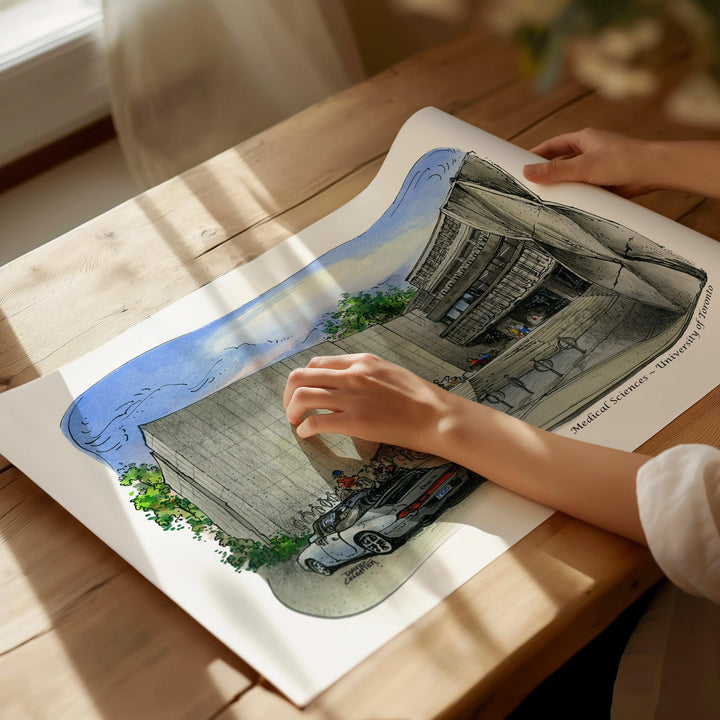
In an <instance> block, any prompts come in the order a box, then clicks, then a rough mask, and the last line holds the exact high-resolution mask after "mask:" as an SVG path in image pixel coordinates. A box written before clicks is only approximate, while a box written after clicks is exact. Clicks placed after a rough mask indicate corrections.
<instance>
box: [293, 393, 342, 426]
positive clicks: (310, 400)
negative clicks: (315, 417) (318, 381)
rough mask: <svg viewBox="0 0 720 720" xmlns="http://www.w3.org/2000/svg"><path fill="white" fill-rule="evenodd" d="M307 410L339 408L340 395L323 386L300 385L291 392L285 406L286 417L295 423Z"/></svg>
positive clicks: (334, 410)
mask: <svg viewBox="0 0 720 720" xmlns="http://www.w3.org/2000/svg"><path fill="white" fill-rule="evenodd" d="M308 410H331V411H333V412H337V411H338V410H340V395H339V394H338V392H337V390H330V389H328V388H323V387H300V388H298V389H297V390H295V392H294V393H293V394H292V397H291V398H290V400H289V402H288V404H287V408H286V411H285V412H286V415H287V419H288V420H289V421H290V423H291V424H293V425H297V424H298V423H299V422H300V418H301V417H302V416H303V415H304V414H305V413H306V412H308Z"/></svg>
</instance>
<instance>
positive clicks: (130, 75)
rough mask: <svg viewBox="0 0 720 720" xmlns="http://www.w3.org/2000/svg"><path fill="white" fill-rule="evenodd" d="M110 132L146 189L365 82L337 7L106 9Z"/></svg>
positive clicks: (238, 0) (148, 5)
mask: <svg viewBox="0 0 720 720" xmlns="http://www.w3.org/2000/svg"><path fill="white" fill-rule="evenodd" d="M103 6H104V18H105V36H106V45H107V54H108V69H109V76H110V87H111V95H112V109H113V118H114V121H115V127H116V129H117V132H118V136H119V138H120V143H121V145H122V148H123V151H124V153H125V156H126V159H127V162H128V165H129V167H130V170H131V171H132V173H133V175H134V176H135V178H136V179H137V180H138V182H139V183H140V184H141V185H143V186H145V187H150V186H152V185H155V184H157V183H159V182H161V181H163V180H165V179H167V178H169V177H172V176H173V175H176V174H177V173H179V172H182V171H183V170H186V169H188V168H189V167H192V166H193V165H196V164H197V163H199V162H202V161H203V160H205V159H207V158H208V157H211V156H212V155H214V154H216V153H218V152H220V151H222V150H225V149H226V148H228V147H230V146H232V145H234V144H235V143H237V142H239V141H241V140H243V139H245V138H247V137H249V136H250V135H253V134H255V133H257V132H259V131H260V130H262V129H264V128H266V127H268V126H270V125H272V124H274V123H276V122H279V121H280V120H282V119H284V118H286V117H288V116H290V115H291V114H293V113H295V112H298V111H299V110H302V109H303V108H305V107H307V106H309V105H311V104H312V103H314V102H317V101H318V100H321V99H322V98H324V97H326V96H328V95H330V94H332V93H333V92H336V91H338V90H340V89H342V88H344V87H347V86H349V85H351V84H352V83H354V82H357V81H358V80H360V79H362V74H363V73H362V66H361V63H360V59H359V55H358V52H357V48H356V45H355V41H354V38H353V34H352V29H351V27H350V25H349V22H348V20H347V17H346V16H345V9H344V6H343V4H342V3H340V2H337V0H103Z"/></svg>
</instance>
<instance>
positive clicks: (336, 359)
mask: <svg viewBox="0 0 720 720" xmlns="http://www.w3.org/2000/svg"><path fill="white" fill-rule="evenodd" d="M362 357H363V354H362V353H357V354H354V355H318V356H317V357H314V358H312V360H310V362H309V363H308V364H307V366H308V367H309V368H331V369H333V370H347V369H348V368H349V367H351V366H352V365H353V364H354V363H355V362H357V361H358V360H359V359H360V358H362Z"/></svg>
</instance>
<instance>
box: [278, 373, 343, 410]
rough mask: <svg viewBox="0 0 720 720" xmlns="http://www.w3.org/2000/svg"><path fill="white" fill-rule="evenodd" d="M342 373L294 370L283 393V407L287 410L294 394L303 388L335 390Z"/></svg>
mask: <svg viewBox="0 0 720 720" xmlns="http://www.w3.org/2000/svg"><path fill="white" fill-rule="evenodd" d="M339 374H340V371H338V370H333V369H332V368H311V367H304V368H298V369H297V370H293V371H292V372H291V373H290V376H289V377H288V381H287V385H285V392H284V393H283V407H285V408H287V407H288V405H289V403H290V400H291V398H292V396H293V394H294V393H295V392H296V391H297V390H298V388H301V387H315V388H325V389H329V390H334V389H336V388H337V385H338V379H339Z"/></svg>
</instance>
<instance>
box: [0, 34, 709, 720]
mask: <svg viewBox="0 0 720 720" xmlns="http://www.w3.org/2000/svg"><path fill="white" fill-rule="evenodd" d="M687 62H688V60H687V57H686V54H685V53H684V51H683V49H682V47H681V46H678V47H677V48H671V49H669V50H668V54H667V64H666V67H665V70H664V72H663V82H664V84H665V85H666V86H670V85H671V84H672V83H673V82H674V78H675V77H677V75H678V73H680V72H681V71H682V70H683V68H684V67H685V66H686V65H687ZM518 67H519V64H518V62H517V58H516V56H515V52H514V50H513V49H512V48H510V47H508V46H507V45H506V44H505V43H504V42H502V41H500V40H498V39H496V38H494V37H492V36H489V35H486V34H484V33H482V32H480V33H478V34H475V35H471V36H468V37H466V38H463V39H461V40H458V41H455V42H453V43H450V44H448V45H445V46H443V47H440V48H437V49H434V50H432V51H430V52H427V53H423V54H421V55H418V56H415V57H413V58H411V59H409V60H407V61H405V62H403V63H402V64H400V65H398V66H395V67H394V68H392V69H390V70H388V71H386V72H384V73H382V74H380V75H378V76H376V77H374V78H371V79H370V80H368V81H366V82H364V83H362V84H360V85H358V86H355V87H353V88H350V89H349V90H347V91H344V92H342V93H339V94H338V95H335V96H333V97H331V98H329V99H328V100H326V101H324V102H321V103H319V104H318V105H316V106H313V107H312V108H309V109H308V110H306V111H304V112H302V113H300V114H298V115H296V116H294V117H293V118H290V119H289V120H287V121H285V122H283V123H281V124H279V125H277V126H275V127H273V128H271V129H269V130H267V131H265V132H263V133H261V134H259V135H257V136H255V137H254V138H251V139H250V140H247V141H246V142H243V143H241V144H240V145H238V146H236V147H234V148H231V149H229V150H227V151H226V152H224V153H222V154H220V155H218V156H217V157H215V158H213V159H211V160H209V161H207V162H206V163H203V164H202V165H200V166H198V167H196V168H194V169H192V170H190V171H188V172H187V173H184V174H183V175H181V176H179V177H176V178H174V179H172V180H169V181H168V182H166V183H164V184H162V185H160V186H158V187H156V188H153V189H151V190H149V191H147V192H146V193H143V194H142V195H139V196H138V197H136V198H134V199H132V200H129V201H128V202H126V203H124V204H123V205H120V206H119V207H117V208H115V209H113V210H111V211H109V212H108V213H105V214H104V215H101V216H100V217H98V218H96V219H94V220H91V221H90V222H88V223H86V224H85V225H83V226H81V227H79V228H77V229H76V230H73V231H71V232H69V233H67V234H66V235H64V236H62V237H60V238H58V239H57V240H55V241H53V242H52V243H49V244H48V245H46V246H43V247H41V248H39V249H38V250H35V251H33V252H31V253H30V254H28V255H26V256H24V257H22V258H19V259H18V260H16V261H14V262H12V263H10V264H9V265H6V266H4V267H2V268H0V390H2V389H6V388H9V387H14V386H16V385H19V384H22V383H24V382H27V381H29V380H32V379H33V378H35V377H38V376H40V375H43V374H46V373H48V372H50V371H52V370H54V369H56V368H58V367H60V366H61V365H63V364H64V363H67V362H69V361H71V360H74V359H76V358H78V357H80V356H82V355H83V354H85V353H86V352H88V351H89V350H92V349H94V348H96V347H98V346H99V345H101V344H103V343H104V342H106V341H107V340H109V339H111V338H112V337H114V336H115V335H116V334H117V333H119V332H121V331H122V330H125V329H127V328H129V327H131V326H132V325H134V324H136V323H137V322H139V321H140V320H142V319H143V318H145V317H147V316H149V315H151V314H152V313H154V312H156V311H157V310H159V309H160V308H162V307H164V306H166V305H168V304H169V303H171V302H173V301H175V300H177V299H179V298H180V297H183V296H184V295H186V294H188V293H189V292H191V291H192V290H194V289H196V288H197V287H200V286H202V285H204V284H206V283H208V282H210V281H211V280H213V279H214V278H216V277H218V276H219V275H221V274H223V273H225V272H227V271H228V270H231V269H232V268H234V267H236V266H237V265H238V264H241V263H243V262H247V261H248V260H250V259H251V258H253V257H256V256H257V255H258V254H260V253H262V252H263V251H264V250H266V249H268V248H269V247H272V246H273V245H275V244H276V243H278V242H280V241H282V240H283V239H285V238H287V237H288V236H290V235H291V234H293V233H294V232H296V231H298V230H300V229H302V228H304V227H306V226H307V225H309V224H311V223H312V222H314V221H315V220H317V219H319V218H321V217H323V216H324V215H326V214H327V213H328V212H330V211H332V210H334V209H336V208H337V207H339V206H340V205H342V204H343V203H345V202H347V201H348V200H350V199H351V198H353V197H354V196H355V195H357V193H358V192H360V191H361V190H362V189H363V188H364V187H365V186H366V185H367V184H368V183H369V182H370V181H371V179H372V178H373V177H374V175H375V173H376V172H377V170H378V168H379V166H380V165H381V163H382V160H383V158H384V156H385V154H386V153H387V151H388V148H389V146H390V144H391V142H392V140H393V138H394V137H395V135H396V133H397V132H398V130H399V129H400V127H401V125H402V124H403V122H404V121H405V120H406V119H407V118H408V117H409V115H410V114H412V113H413V112H414V111H415V110H417V109H420V108H422V107H425V106H427V105H434V106H436V107H439V108H441V109H442V110H445V111H446V112H450V113H452V114H454V115H456V116H458V117H460V118H462V119H463V120H466V121H468V122H470V123H472V124H475V125H477V126H479V127H481V128H483V129H485V130H487V131H489V132H491V133H494V134H496V135H498V136H500V137H503V138H506V139H508V140H511V141H512V142H515V143H516V144H518V145H520V146H522V147H526V148H529V147H532V146H533V145H534V144H536V143H537V142H539V141H541V140H543V139H545V138H547V137H549V136H550V135H553V134H555V133H558V132H564V131H568V130H573V129H578V128H579V127H582V126H586V125H595V126H598V127H604V128H609V129H616V130H621V131H624V132H627V133H630V134H636V135H643V136H646V137H656V138H671V137H676V138H681V137H682V138H688V137H689V138H704V137H712V135H711V134H710V133H708V132H707V131H701V130H698V129H693V128H688V127H684V126H677V125H674V124H672V123H671V122H670V121H668V120H667V118H666V117H665V115H664V114H663V111H662V109H661V102H662V98H661V97H658V98H653V99H651V100H647V101H643V102H634V103H617V102H615V103H611V102H608V101H606V100H604V99H603V98H601V97H599V96H597V95H596V94H594V93H592V92H589V91H588V90H586V89H584V88H582V87H580V86H578V85H577V84H575V83H574V82H573V81H570V80H566V81H564V82H563V83H562V84H561V85H560V86H559V87H557V88H556V89H555V90H554V91H553V92H551V93H549V94H546V95H537V94H535V93H534V92H533V90H532V83H531V81H530V80H528V79H527V78H524V77H523V76H521V74H520V73H519V70H518ZM641 203H642V204H643V205H645V206H646V207H649V208H651V209H653V210H656V211H658V212H661V213H663V214H665V215H667V216H668V217H671V218H672V219H675V220H678V221H679V222H681V223H683V224H685V225H687V226H689V227H692V228H693V229H695V230H698V231H699V232H702V233H705V234H708V235H710V236H711V237H715V238H720V204H719V203H718V202H717V201H713V200H707V199H704V198H701V197H697V196H693V195H690V194H687V193H679V192H657V193H652V194H651V195H648V196H646V197H645V198H643V199H642V200H641ZM719 405H720V393H719V391H718V390H716V391H715V392H713V393H710V394H709V395H708V396H707V397H705V398H704V399H703V400H701V401H700V402H699V403H697V404H696V405H695V406H693V407H692V408H690V409H689V410H688V411H687V412H685V413H683V415H681V416H680V417H679V418H677V419H676V420H675V421H674V422H673V423H671V424H670V425H669V426H668V427H667V428H665V429H664V430H663V431H661V432H660V433H658V434H657V435H656V436H655V437H653V438H651V439H650V440H649V441H648V442H647V443H645V444H644V445H643V446H642V448H641V450H643V451H644V452H648V453H650V454H655V453H657V452H660V451H661V450H663V449H664V448H666V447H669V446H671V445H673V444H676V443H678V442H706V443H709V444H713V445H720V429H719V428H720V423H718V414H719V411H718V407H719ZM659 577H660V575H659V571H658V570H657V568H656V567H655V565H654V564H653V563H652V561H651V559H650V556H649V554H648V552H647V551H646V550H644V549H643V548H641V547H640V546H638V545H635V544H633V543H631V542H629V541H627V540H624V539H621V538H619V537H616V536H613V535H611V534H609V533H606V532H604V531H601V530H598V529H596V528H593V527H590V526H588V525H585V524H583V523H581V522H579V521H576V520H574V519H571V518H568V517H566V516H563V515H561V514H556V515H554V516H553V517H552V518H550V519H549V520H548V521H546V522H545V523H544V524H543V525H542V526H540V527H539V528H538V529H536V530H535V531H534V532H532V533H531V534H530V535H528V536H527V537H526V538H524V539H523V540H522V541H521V542H520V543H518V544H517V545H515V546H514V547H513V548H512V549H511V550H510V551H508V552H507V553H505V554H503V555H502V556H501V557H500V558H498V559H497V560H495V561H494V562H493V563H492V564H491V565H490V566H488V567H487V568H486V569H484V570H483V571H482V572H480V573H479V574H478V575H476V576H475V577H474V578H473V579H472V580H470V581H469V582H467V583H466V584H465V585H464V586H463V587H462V588H460V589H459V590H458V591H456V592H455V593H454V594H453V595H452V596H451V597H450V598H448V599H447V600H446V601H444V602H443V603H441V604H440V605H439V606H437V607H436V608H435V609H433V610H432V611H431V612H430V613H428V614H427V615H426V616H424V617H423V618H421V619H420V620H419V621H418V622H417V623H415V624H414V625H413V626H412V627H410V628H409V629H408V630H406V631H405V632H403V633H401V634H400V635H399V636H398V637H396V638H395V639H393V640H392V641H391V642H390V643H388V644H387V645H386V646H384V647H383V648H381V649H380V650H379V651H377V652H376V653H375V654H374V655H373V656H371V657H370V658H369V659H368V660H367V661H365V662H364V663H362V664H361V665H360V666H359V667H358V668H356V669H355V670H354V671H353V672H351V673H350V674H349V675H347V676H346V677H345V678H343V679H341V680H340V681H339V682H338V683H336V684H335V685H334V686H333V687H332V688H330V689H329V690H328V691H326V692H325V693H323V694H322V695H321V696H320V697H319V698H318V699H317V700H316V701H315V702H313V703H312V704H311V705H310V706H309V707H308V708H306V709H304V710H299V709H297V708H295V707H294V706H293V705H291V704H290V703H289V702H288V701H287V700H285V699H284V698H283V696H282V695H281V694H279V693H278V692H277V691H276V690H275V689H273V688H272V687H271V686H270V685H269V684H268V683H267V682H266V681H265V680H264V679H263V678H261V677H258V675H257V673H256V672H255V671H254V670H252V669H251V668H250V667H248V666H247V665H246V664H244V663H243V662H242V661H241V660H239V659H238V658H237V657H236V656H234V655H233V654H232V653H230V652H229V651H228V650H226V649H225V648H224V647H223V646H222V645H221V644H220V643H219V642H218V641H217V640H216V639H215V638H214V637H212V636H211V635H209V634H208V633H207V632H206V631H205V630H203V629H202V628H201V627H200V626H199V625H198V624H197V623H196V622H195V621H194V620H192V619H191V618H190V617H188V616H187V615H185V614H184V613H183V612H182V611H181V610H180V609H179V608H177V607H176V606H175V605H174V604H173V603H171V602H170V601H169V600H168V599H167V598H166V597H165V596H164V595H163V594H162V593H160V592H159V591H158V590H156V589H155V588H154V587H153V586H151V585H150V584H149V583H148V582H146V581H145V580H144V579H143V578H142V577H140V576H139V575H138V574H137V573H136V572H135V571H134V570H133V569H132V568H131V567H130V566H128V565H127V564H126V563H125V562H124V561H123V560H121V559H120V558H119V557H118V556H116V555H115V554H114V553H113V552H112V551H111V550H109V549H108V548H107V547H106V546H105V545H103V544H102V543H101V542H100V541H99V540H98V539H97V538H96V537H95V536H93V535H92V534H91V533H90V532H89V531H88V530H86V529H85V528H84V527H83V526H82V525H80V524H79V523H78V522H77V521H75V520H74V519H73V518H72V517H71V516H70V515H69V514H68V513H67V512H66V511H65V510H64V509H62V508H61V507H60V506H58V505H57V504H56V503H55V502H54V501H53V500H51V499H50V498H49V497H48V496H47V495H45V494H44V493H43V492H42V491H40V490H39V489H38V488H37V487H36V486H35V485H34V484H33V483H32V482H31V481H30V480H28V479H27V478H26V477H24V476H23V475H22V474H21V473H20V472H19V471H18V470H16V469H15V468H13V467H11V466H10V465H9V463H8V462H7V461H6V460H4V458H2V457H0V582H1V583H2V585H1V592H2V598H3V600H2V603H0V717H2V718H25V717H31V718H52V719H53V720H55V719H57V718H72V720H78V719H80V718H105V719H106V720H115V719H117V720H120V719H122V720H124V719H125V718H134V719H136V720H141V719H142V718H157V719H161V718H168V719H169V718H173V719H175V718H200V719H207V720H210V719H211V718H212V719H216V718H222V719H223V720H227V719H229V718H241V719H242V720H250V719H255V718H257V719H258V720H260V719H263V720H265V719H267V718H272V719H273V720H282V719H283V718H294V719H300V718H316V719H318V720H319V719H321V718H322V719H323V720H330V719H331V718H332V719H339V718H343V719H346V718H347V719H357V720H361V719H362V720H383V719H387V720H399V719H400V718H413V719H415V718H417V719H420V718H428V719H429V718H470V717H472V718H502V717H504V715H505V714H506V713H507V712H508V711H509V710H510V709H512V708H513V707H514V706H515V705H516V704H517V703H518V702H519V701H520V700H521V699H522V698H523V697H524V696H525V695H526V694H527V693H528V692H529V691H530V690H531V689H532V688H533V687H534V686H535V685H537V683H538V682H540V681H541V680H542V679H543V678H544V677H546V676H547V675H548V674H550V673H551V672H553V670H555V669H556V668H557V667H558V666H559V665H560V664H562V662H564V661H565V660H566V659H567V658H568V657H570V656H571V655H572V654H573V653H574V652H576V651H577V650H578V649H579V648H580V647H581V646H582V645H583V644H585V643H586V642H587V641H588V640H590V639H591V638H592V637H594V636H595V635H596V634H597V633H599V632H600V631H601V630H602V629H603V628H604V627H606V626H607V625H608V624H609V623H610V622H611V621H612V620H613V619H614V618H615V617H616V616H617V615H618V614H619V613H620V612H621V611H622V610H623V609H624V608H625V607H626V606H627V605H629V604H630V603H631V602H632V601H633V600H634V599H635V598H637V597H638V596H639V595H640V594H641V593H642V592H644V591H645V590H646V589H647V588H648V587H649V586H650V585H651V584H652V583H653V582H655V581H656V580H657V579H658V578H659Z"/></svg>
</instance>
